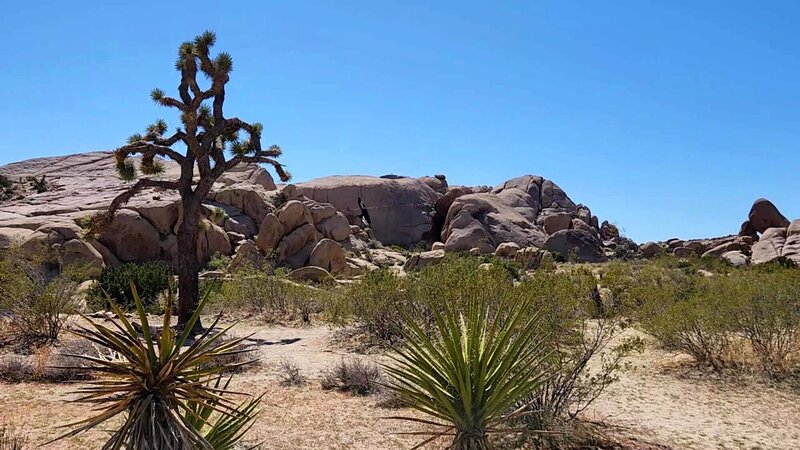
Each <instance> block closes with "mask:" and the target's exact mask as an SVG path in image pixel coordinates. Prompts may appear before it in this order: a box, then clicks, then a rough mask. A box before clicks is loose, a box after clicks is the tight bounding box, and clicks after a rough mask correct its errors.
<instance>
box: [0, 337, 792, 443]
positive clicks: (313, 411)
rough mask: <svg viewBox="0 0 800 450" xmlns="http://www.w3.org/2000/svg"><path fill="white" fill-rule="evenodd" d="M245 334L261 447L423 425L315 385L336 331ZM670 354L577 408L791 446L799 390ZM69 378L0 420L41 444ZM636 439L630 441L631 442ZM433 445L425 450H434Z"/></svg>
mask: <svg viewBox="0 0 800 450" xmlns="http://www.w3.org/2000/svg"><path fill="white" fill-rule="evenodd" d="M251 332H255V335H254V336H253V339H254V345H256V346H257V348H258V350H257V352H258V356H259V357H260V359H261V363H260V365H259V366H258V367H256V368H254V369H251V370H249V371H247V372H245V373H243V374H241V375H239V376H237V377H235V380H238V381H236V382H235V386H234V388H235V389H237V390H240V391H244V392H248V393H254V394H259V393H265V396H264V400H263V402H262V412H261V414H260V415H259V417H258V418H257V421H256V424H255V426H254V427H253V429H252V430H251V431H250V433H249V434H248V440H249V441H250V442H253V443H257V442H261V441H263V442H264V443H263V447H262V448H265V449H289V448H292V449H408V448H411V447H413V446H414V444H415V443H417V442H419V436H409V435H403V434H398V433H404V432H413V431H421V430H424V428H422V426H421V425H417V424H413V423H410V422H403V421H397V420H388V419H384V417H386V416H394V415H398V414H399V415H406V416H414V413H413V412H411V411H409V410H393V409H386V408H383V407H381V406H380V405H379V402H380V399H376V398H374V397H357V396H352V395H348V394H343V393H338V392H332V391H324V390H322V389H321V388H320V387H319V382H318V379H319V377H320V373H321V372H322V371H323V370H325V369H326V368H328V367H330V366H331V365H333V364H335V363H336V362H338V361H340V360H341V359H342V358H351V357H353V358H356V357H357V358H367V359H370V360H372V361H379V360H380V359H381V357H380V356H377V355H368V356H365V355H356V354H354V353H352V352H351V351H349V350H346V349H344V348H343V347H342V346H341V345H338V343H337V342H338V339H339V337H338V334H337V332H336V330H332V329H330V328H328V327H325V326H314V327H307V328H290V327H279V326H270V327H253V326H240V327H239V329H238V333H248V334H249V333H251ZM282 358H290V359H291V360H292V361H294V362H295V363H296V364H297V365H298V366H299V367H300V368H301V369H302V371H303V373H304V374H305V375H307V376H308V377H309V379H310V380H309V382H308V383H307V385H306V386H303V387H283V386H281V385H280V383H279V378H278V375H277V366H278V364H279V362H280V361H281V359H282ZM681 361H682V358H681V357H680V356H679V355H675V354H671V353H667V352H664V351H662V350H659V349H655V348H654V347H653V346H652V345H648V346H647V349H646V350H645V352H644V353H642V354H637V355H634V356H632V357H631V358H630V359H629V362H630V363H631V364H630V367H629V368H628V369H626V370H625V371H624V372H622V373H621V374H620V380H619V382H617V383H616V384H614V385H612V386H611V387H610V388H609V389H608V390H607V391H606V392H605V393H604V394H603V395H602V396H601V397H600V398H599V399H598V400H597V401H596V402H595V403H594V404H593V405H592V406H591V407H590V408H589V409H588V410H587V411H586V412H585V413H584V417H585V418H586V419H588V420H592V421H597V422H602V423H604V424H607V425H609V427H610V428H609V429H610V430H613V432H614V433H615V434H617V435H619V436H620V437H623V438H624V437H629V438H631V440H630V441H629V442H632V445H631V448H654V446H658V447H657V448H674V449H739V448H741V449H756V448H757V449H790V448H800V420H798V417H800V402H799V401H798V400H800V393H798V392H796V391H792V390H789V389H786V388H774V387H769V386H765V385H761V384H753V383H756V382H752V383H738V382H737V383H731V382H729V381H714V380H709V379H708V377H692V376H689V375H686V374H685V373H683V372H681V371H680V370H678V369H676V367H680V366H681ZM75 387H76V386H75V385H70V384H38V383H36V384H34V383H22V384H0V423H6V424H10V425H13V426H15V427H16V428H17V429H19V430H23V431H25V432H26V433H27V434H28V436H29V440H30V443H31V444H34V445H40V444H43V443H45V442H47V441H49V440H51V439H53V438H54V437H56V436H57V435H59V434H60V433H62V432H63V431H64V430H63V429H62V428H59V426H60V425H64V424H66V423H68V422H70V421H75V420H79V419H81V418H84V417H87V410H86V409H85V407H84V406H83V405H78V404H74V403H68V402H67V400H68V399H70V398H74V396H71V395H70V391H71V390H72V389H74V388H75ZM106 436H107V434H106V433H104V432H103V431H92V432H89V433H85V434H82V435H80V436H77V437H75V438H71V439H68V440H65V441H60V442H57V443H53V444H49V445H48V446H46V447H44V448H46V449H63V448H69V449H95V448H99V447H100V446H101V445H102V444H101V442H103V439H104V437H106ZM637 443H638V444H637ZM441 447H443V446H436V447H431V448H441Z"/></svg>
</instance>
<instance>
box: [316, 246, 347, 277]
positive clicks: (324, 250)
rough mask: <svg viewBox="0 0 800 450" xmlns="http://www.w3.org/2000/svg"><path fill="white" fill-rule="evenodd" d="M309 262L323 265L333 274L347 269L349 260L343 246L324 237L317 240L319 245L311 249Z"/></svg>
mask: <svg viewBox="0 0 800 450" xmlns="http://www.w3.org/2000/svg"><path fill="white" fill-rule="evenodd" d="M308 264H309V265H310V266H317V267H322V268H323V269H325V270H327V271H328V272H330V273H333V274H335V273H341V272H344V271H346V270H347V260H346V258H345V254H344V250H342V246H341V245H339V243H338V242H336V241H334V240H331V239H322V240H320V241H319V242H317V245H316V246H314V249H313V250H312V251H311V256H310V257H309V260H308Z"/></svg>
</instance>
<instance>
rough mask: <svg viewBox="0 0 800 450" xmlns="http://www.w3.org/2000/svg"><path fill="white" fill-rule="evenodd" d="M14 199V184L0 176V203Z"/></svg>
mask: <svg viewBox="0 0 800 450" xmlns="http://www.w3.org/2000/svg"><path fill="white" fill-rule="evenodd" d="M13 197H14V183H12V182H11V180H9V179H8V178H6V177H5V176H3V175H0V201H5V200H10V199H12V198H13Z"/></svg>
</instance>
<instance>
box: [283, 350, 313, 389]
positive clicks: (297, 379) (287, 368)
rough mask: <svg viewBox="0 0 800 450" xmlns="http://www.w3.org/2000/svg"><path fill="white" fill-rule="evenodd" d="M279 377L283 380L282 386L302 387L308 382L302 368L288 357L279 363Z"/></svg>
mask: <svg viewBox="0 0 800 450" xmlns="http://www.w3.org/2000/svg"><path fill="white" fill-rule="evenodd" d="M278 377H279V378H280V380H281V386H302V385H304V384H306V381H307V379H306V376H305V375H303V372H302V371H301V370H300V366H298V365H297V363H295V362H294V361H293V360H291V359H290V358H287V357H283V358H281V360H280V361H279V362H278Z"/></svg>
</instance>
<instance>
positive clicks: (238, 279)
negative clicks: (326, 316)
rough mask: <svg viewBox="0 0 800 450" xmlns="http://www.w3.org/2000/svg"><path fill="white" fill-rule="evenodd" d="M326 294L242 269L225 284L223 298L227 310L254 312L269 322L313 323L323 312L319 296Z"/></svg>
mask: <svg viewBox="0 0 800 450" xmlns="http://www.w3.org/2000/svg"><path fill="white" fill-rule="evenodd" d="M323 295H324V291H322V290H319V289H314V288H311V287H308V286H304V285H299V284H296V283H292V282H289V281H287V280H285V279H283V278H282V277H280V276H276V275H269V274H268V273H266V272H264V271H261V270H258V269H255V268H253V267H251V266H247V265H245V266H243V267H242V268H241V269H240V270H237V271H236V273H234V274H233V278H232V279H231V280H227V281H225V282H224V283H223V284H222V288H221V290H220V296H219V297H220V299H221V300H222V301H223V302H224V305H223V306H225V307H235V308H238V309H241V310H246V311H251V312H253V313H255V314H258V315H260V316H261V317H262V318H264V319H266V320H268V321H277V320H283V319H289V320H291V319H300V320H302V321H303V322H305V323H308V322H310V321H311V315H312V314H314V313H317V312H319V311H320V306H319V304H320V302H319V301H318V297H320V296H323Z"/></svg>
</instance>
